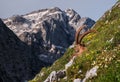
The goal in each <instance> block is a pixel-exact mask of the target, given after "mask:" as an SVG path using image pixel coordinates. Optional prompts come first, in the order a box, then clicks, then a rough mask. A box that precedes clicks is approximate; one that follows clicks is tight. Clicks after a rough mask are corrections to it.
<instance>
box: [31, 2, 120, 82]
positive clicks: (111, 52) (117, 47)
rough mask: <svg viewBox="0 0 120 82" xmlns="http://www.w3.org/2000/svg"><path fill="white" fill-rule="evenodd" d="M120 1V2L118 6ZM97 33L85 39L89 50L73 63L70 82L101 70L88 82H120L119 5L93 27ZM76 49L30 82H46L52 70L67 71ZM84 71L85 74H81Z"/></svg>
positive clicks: (69, 72) (70, 50) (68, 52)
mask: <svg viewBox="0 0 120 82" xmlns="http://www.w3.org/2000/svg"><path fill="white" fill-rule="evenodd" d="M119 2H120V0H119V1H118V3H119ZM94 29H95V30H96V31H97V33H95V34H90V35H88V36H86V37H85V39H84V42H89V45H88V46H87V48H88V50H87V51H86V52H84V53H83V54H82V56H79V57H77V58H76V60H75V61H74V64H73V65H72V66H71V67H69V68H68V70H67V72H66V73H67V81H65V80H64V79H62V80H61V82H72V81H73V80H74V79H75V78H81V79H82V78H84V77H85V73H86V71H87V70H89V69H91V68H92V67H94V66H96V65H97V66H99V69H98V71H97V74H98V75H97V77H95V78H93V79H89V80H88V82H91V81H92V82H120V70H119V69H120V3H119V4H117V5H115V6H114V7H113V8H112V9H111V10H109V11H107V12H106V13H105V14H104V16H103V17H101V18H100V20H99V21H97V23H96V24H95V26H94ZM73 52H74V51H73V49H68V51H67V52H66V53H65V54H64V56H63V57H62V58H60V59H59V60H57V61H56V62H55V63H54V64H53V65H52V66H51V67H48V68H43V69H42V71H41V73H44V75H43V76H42V77H41V75H40V73H39V74H37V75H36V77H35V78H34V79H33V80H32V81H30V82H43V80H45V79H46V77H47V76H48V75H49V74H50V72H51V71H53V70H60V69H64V65H65V64H66V63H67V62H68V61H69V60H70V58H71V55H72V53H73ZM79 70H82V73H80V74H79V73H78V71H79Z"/></svg>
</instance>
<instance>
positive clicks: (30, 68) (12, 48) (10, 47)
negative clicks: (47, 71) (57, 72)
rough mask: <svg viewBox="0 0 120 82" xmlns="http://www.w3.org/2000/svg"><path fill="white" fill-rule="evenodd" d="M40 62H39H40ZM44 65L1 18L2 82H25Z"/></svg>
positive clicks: (0, 61)
mask: <svg viewBox="0 0 120 82" xmlns="http://www.w3.org/2000/svg"><path fill="white" fill-rule="evenodd" d="M38 62H39V63H38ZM43 66H44V63H42V62H41V61H40V60H39V59H38V57H36V56H35V55H32V54H31V49H30V46H28V45H27V44H26V43H24V42H22V41H21V40H20V39H19V38H18V37H17V36H16V35H15V34H14V33H13V32H12V31H11V30H10V29H9V28H8V27H7V26H6V25H5V24H4V23H3V21H2V20H1V19H0V82H24V81H25V80H29V79H31V78H33V77H34V75H35V74H36V73H38V71H39V70H40V69H41V67H43Z"/></svg>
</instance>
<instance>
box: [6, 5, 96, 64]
mask: <svg viewBox="0 0 120 82" xmlns="http://www.w3.org/2000/svg"><path fill="white" fill-rule="evenodd" d="M4 23H5V24H6V25H7V26H8V27H9V28H10V29H11V30H12V31H13V32H14V33H15V34H16V35H17V36H18V37H19V38H20V39H21V40H22V41H23V42H25V43H27V44H28V45H30V46H31V51H32V54H34V55H37V56H38V57H39V59H40V60H42V61H44V62H47V63H53V62H54V61H55V60H56V59H58V58H60V57H61V56H62V55H63V54H64V52H65V51H66V49H67V48H68V47H69V46H70V45H71V44H72V43H73V42H74V35H75V32H76V29H77V28H78V27H80V26H81V25H83V24H86V25H87V26H88V27H87V28H85V29H84V30H87V29H89V28H90V27H92V26H93V25H94V24H95V21H94V20H92V19H90V18H87V17H84V18H81V17H80V15H79V14H78V13H77V12H75V11H74V10H73V9H67V10H65V11H62V10H61V9H59V8H58V7H54V8H49V9H42V10H38V11H34V12H31V13H29V14H26V15H21V16H20V15H16V16H12V17H10V18H7V19H5V20H4Z"/></svg>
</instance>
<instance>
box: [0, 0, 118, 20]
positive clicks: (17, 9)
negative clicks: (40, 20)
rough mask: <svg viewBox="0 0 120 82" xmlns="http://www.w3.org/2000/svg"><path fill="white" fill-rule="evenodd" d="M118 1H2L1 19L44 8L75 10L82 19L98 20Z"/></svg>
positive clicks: (0, 0)
mask: <svg viewBox="0 0 120 82" xmlns="http://www.w3.org/2000/svg"><path fill="white" fill-rule="evenodd" d="M116 1H117V0H0V18H6V17H10V16H12V15H17V14H18V15H23V14H27V13H30V12H32V11H34V10H39V9H42V8H50V7H59V8H61V9H62V10H66V9H67V8H72V9H74V10H75V11H76V12H77V13H79V14H80V16H81V17H90V18H92V19H94V20H98V19H99V18H100V17H101V16H102V15H103V14H104V12H105V11H106V10H108V9H110V8H111V7H112V6H113V5H114V4H115V2H116Z"/></svg>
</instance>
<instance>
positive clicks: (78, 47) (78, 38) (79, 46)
mask: <svg viewBox="0 0 120 82" xmlns="http://www.w3.org/2000/svg"><path fill="white" fill-rule="evenodd" d="M85 27H86V25H83V26H81V27H80V28H79V29H78V30H77V31H76V35H75V54H74V55H80V54H81V53H82V52H83V51H85V50H86V46H85V44H84V43H82V39H83V38H84V37H85V36H86V35H87V34H89V33H91V32H96V31H95V30H87V31H86V32H84V33H83V34H80V31H81V30H82V29H83V28H85Z"/></svg>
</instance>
